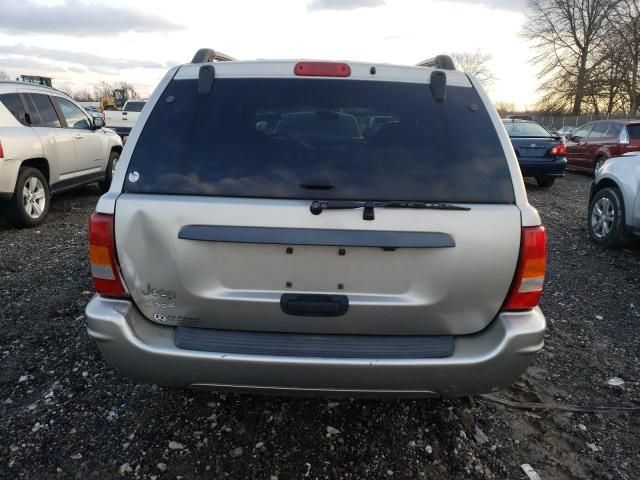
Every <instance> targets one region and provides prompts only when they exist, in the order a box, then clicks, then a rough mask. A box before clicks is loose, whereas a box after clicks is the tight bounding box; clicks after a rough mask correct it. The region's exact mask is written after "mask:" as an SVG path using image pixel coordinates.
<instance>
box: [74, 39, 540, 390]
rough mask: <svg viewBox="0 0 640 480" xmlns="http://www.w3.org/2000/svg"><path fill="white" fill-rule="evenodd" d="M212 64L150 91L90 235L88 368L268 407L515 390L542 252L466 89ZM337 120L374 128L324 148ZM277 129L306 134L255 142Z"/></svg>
mask: <svg viewBox="0 0 640 480" xmlns="http://www.w3.org/2000/svg"><path fill="white" fill-rule="evenodd" d="M214 58H220V57H218V55H217V54H216V53H214V52H213V51H211V50H201V51H199V52H198V53H197V54H196V56H195V57H194V60H193V62H192V63H190V64H186V65H180V66H177V67H175V68H172V69H171V70H170V71H169V72H168V73H167V75H166V76H165V77H164V79H163V80H162V81H161V82H160V84H159V85H158V87H157V88H156V90H155V92H154V93H153V95H152V96H151V98H150V99H149V102H148V104H147V106H146V107H145V108H147V110H148V115H145V117H144V121H142V122H140V123H138V124H136V126H135V127H134V129H133V130H132V132H131V136H130V137H129V142H130V143H131V145H130V148H126V149H125V153H124V154H123V157H122V160H121V165H120V167H119V168H118V171H117V172H116V177H115V179H114V182H113V184H112V186H111V189H110V190H109V192H108V193H106V194H105V195H103V196H102V197H101V198H100V200H99V202H98V205H97V208H96V212H95V213H94V214H93V215H92V217H91V222H90V234H89V237H90V240H89V242H90V258H91V269H92V275H93V281H94V284H95V287H96V292H97V294H96V295H95V296H94V297H93V299H92V300H91V301H90V302H89V304H88V306H87V308H86V313H87V322H88V333H89V335H90V336H91V337H93V338H94V339H95V341H96V342H97V344H98V346H99V348H100V350H101V352H102V353H103V355H104V356H105V357H106V358H107V359H108V360H109V362H110V364H112V365H114V366H115V368H116V369H117V370H118V371H119V372H120V373H121V374H123V375H126V376H129V377H133V378H136V379H137V380H139V381H144V382H153V383H157V384H163V385H174V386H183V387H198V388H213V389H232V390H251V391H257V392H276V393H280V394H282V393H287V392H294V391H295V392H306V393H316V394H317V393H322V394H339V393H342V394H348V395H359V394H369V395H391V394H393V395H412V396H414V395H421V396H434V395H435V396H438V395H440V396H442V395H447V396H451V395H467V394H472V393H477V392H486V391H495V390H498V389H500V388H503V387H505V386H507V385H509V384H510V383H511V382H512V381H513V380H514V379H516V378H517V377H518V376H519V375H520V374H521V373H522V372H523V371H524V370H525V369H526V367H527V365H528V364H529V362H530V361H531V359H532V358H533V356H534V355H535V353H536V352H537V351H539V350H540V349H541V348H542V346H543V342H544V331H545V319H544V316H543V314H542V312H541V311H540V309H539V308H538V306H537V305H538V300H539V297H540V294H541V291H542V284H543V279H544V271H545V258H546V249H545V241H546V240H545V239H546V234H545V230H544V228H543V227H542V226H541V224H540V217H539V216H538V213H537V212H536V210H535V209H534V208H533V207H532V206H531V205H530V204H529V203H528V201H527V196H526V190H525V188H524V184H523V182H522V176H521V174H520V170H519V168H518V163H517V159H516V157H515V155H514V153H513V148H512V147H511V144H510V142H509V138H508V136H507V135H506V134H505V132H504V128H503V126H502V123H501V120H500V118H499V116H498V114H497V112H496V111H495V109H494V108H493V106H492V105H491V102H490V100H489V99H488V97H487V95H486V93H485V92H484V90H483V88H482V86H481V85H480V83H479V82H478V81H477V80H476V79H474V78H473V76H467V75H466V74H464V73H463V72H460V71H456V70H455V69H454V68H452V66H453V62H452V61H451V59H450V58H448V57H437V59H436V60H435V67H424V68H423V67H407V66H392V65H387V64H371V63H358V62H349V63H343V62H315V61H300V62H296V61H277V62H275V61H274V62H272V61H261V62H236V61H218V62H217V63H216V64H215V65H213V64H211V63H207V60H208V59H214ZM225 58H228V57H226V56H225ZM438 58H439V59H440V60H438ZM443 58H444V60H443ZM445 60H446V61H445ZM214 79H215V81H214ZM470 105H471V106H472V107H473V108H470ZM344 111H349V112H350V115H353V116H355V117H356V120H357V124H359V125H362V124H368V123H370V119H375V118H376V117H386V116H388V117H392V118H393V119H394V120H393V121H389V122H387V123H386V124H385V125H383V126H381V127H380V129H378V130H377V131H376V132H375V133H373V132H372V133H371V135H369V136H365V137H364V138H363V137H362V136H360V135H355V134H349V135H342V134H341V135H334V134H333V133H332V132H335V131H336V130H339V129H340V128H341V126H345V125H347V124H348V123H349V122H351V121H352V120H349V119H348V118H345V117H344V116H343V115H340V113H341V112H344ZM296 112H298V113H302V112H322V113H321V114H318V115H315V114H314V115H313V123H314V125H313V128H311V129H310V130H308V131H307V130H306V129H298V128H294V129H286V130H285V129H284V128H283V127H282V128H276V127H272V125H274V124H275V125H277V122H276V119H277V118H278V117H279V118H280V119H292V118H293V117H291V114H293V113H296ZM305 115H306V116H307V119H308V113H307V114H305ZM298 119H299V118H298ZM451 119H455V122H451ZM320 121H322V122H326V128H323V129H319V128H317V126H318V125H317V123H316V122H320ZM374 122H375V120H374ZM348 128H349V131H351V132H354V133H355V132H356V128H355V126H349V127H348ZM278 131H280V132H281V133H278ZM321 132H326V134H325V135H322V134H321ZM307 133H309V135H307ZM461 139H464V140H463V141H461Z"/></svg>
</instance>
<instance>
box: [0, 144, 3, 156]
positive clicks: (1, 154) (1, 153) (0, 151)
mask: <svg viewBox="0 0 640 480" xmlns="http://www.w3.org/2000/svg"><path fill="white" fill-rule="evenodd" d="M0 158H4V150H2V142H0Z"/></svg>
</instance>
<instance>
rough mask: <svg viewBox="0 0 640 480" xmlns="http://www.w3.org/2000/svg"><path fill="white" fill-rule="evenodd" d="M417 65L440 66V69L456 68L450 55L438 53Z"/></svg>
mask: <svg viewBox="0 0 640 480" xmlns="http://www.w3.org/2000/svg"><path fill="white" fill-rule="evenodd" d="M416 66H417V67H430V68H439V69H440V70H456V64H455V63H453V59H452V58H451V57H450V56H449V55H437V56H435V57H433V58H428V59H427V60H423V61H422V62H420V63H418V64H416Z"/></svg>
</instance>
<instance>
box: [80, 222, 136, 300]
mask: <svg viewBox="0 0 640 480" xmlns="http://www.w3.org/2000/svg"><path fill="white" fill-rule="evenodd" d="M89 261H90V264H91V276H92V278H93V285H94V286H95V288H96V292H98V293H99V294H100V295H104V296H107V297H118V298H129V292H128V291H127V288H126V286H125V285H124V282H123V281H122V278H121V276H120V269H119V268H118V257H117V255H116V242H115V236H114V229H113V215H109V214H105V213H97V212H95V213H94V214H93V215H91V219H90V221H89Z"/></svg>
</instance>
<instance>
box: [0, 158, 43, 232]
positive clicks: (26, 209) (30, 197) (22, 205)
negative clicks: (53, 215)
mask: <svg viewBox="0 0 640 480" xmlns="http://www.w3.org/2000/svg"><path fill="white" fill-rule="evenodd" d="M50 203H51V191H50V190H49V184H48V183H47V180H46V179H45V178H44V175H43V174H42V172H41V171H40V170H38V169H37V168H33V167H21V168H20V170H19V171H18V179H17V181H16V188H15V190H14V192H13V198H12V199H11V200H10V201H9V202H8V203H7V204H6V205H5V215H6V216H7V220H9V223H11V224H12V225H13V226H15V227H18V228H29V227H35V226H36V225H40V224H41V223H42V222H44V219H45V218H46V217H47V214H48V213H49V204H50Z"/></svg>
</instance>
